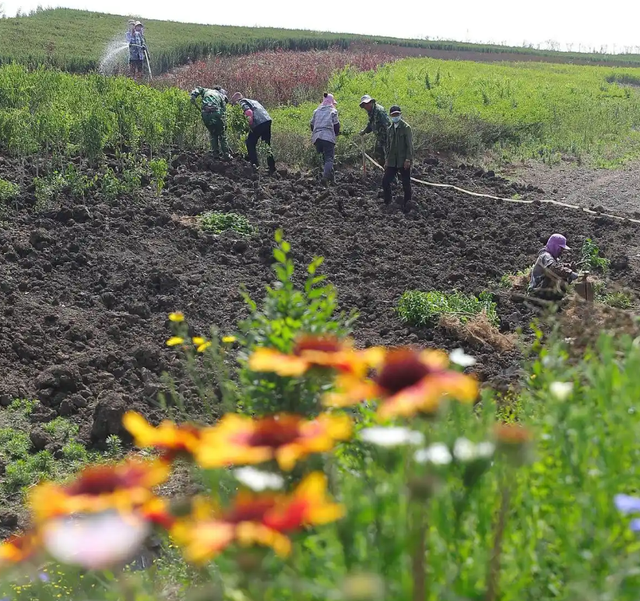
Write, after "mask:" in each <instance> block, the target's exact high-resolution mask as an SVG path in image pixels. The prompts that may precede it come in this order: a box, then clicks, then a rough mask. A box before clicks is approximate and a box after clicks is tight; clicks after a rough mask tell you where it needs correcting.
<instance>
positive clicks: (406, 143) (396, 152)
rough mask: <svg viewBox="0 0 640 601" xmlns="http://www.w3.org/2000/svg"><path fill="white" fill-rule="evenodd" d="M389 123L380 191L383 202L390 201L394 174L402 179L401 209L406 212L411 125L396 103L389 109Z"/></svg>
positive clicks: (409, 185)
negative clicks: (403, 116)
mask: <svg viewBox="0 0 640 601" xmlns="http://www.w3.org/2000/svg"><path fill="white" fill-rule="evenodd" d="M389 115H390V116H391V125H390V126H389V128H388V129H387V148H386V160H385V163H384V176H383V177H382V192H383V197H384V202H385V204H389V203H390V202H391V184H392V182H393V180H394V179H395V178H396V176H398V175H399V176H400V179H401V180H402V189H403V191H404V201H403V203H402V210H403V211H404V212H405V213H406V212H407V209H408V205H409V201H410V200H411V163H412V162H413V137H412V134H411V127H410V126H409V124H408V123H407V122H406V121H404V120H403V119H402V111H401V110H400V107H399V106H398V105H397V104H394V105H393V106H392V107H391V108H390V109H389Z"/></svg>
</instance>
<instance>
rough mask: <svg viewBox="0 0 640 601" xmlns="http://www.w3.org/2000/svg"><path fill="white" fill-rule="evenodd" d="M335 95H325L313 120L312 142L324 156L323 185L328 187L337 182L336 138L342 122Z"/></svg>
mask: <svg viewBox="0 0 640 601" xmlns="http://www.w3.org/2000/svg"><path fill="white" fill-rule="evenodd" d="M337 104H338V103H337V102H336V101H335V100H334V98H333V94H327V93H326V92H325V93H324V100H323V101H322V103H321V104H320V106H319V107H318V108H317V109H316V110H315V111H313V117H312V118H311V124H310V125H311V131H312V132H313V133H312V136H311V142H312V143H313V144H314V146H315V147H316V150H317V151H318V153H320V154H321V155H322V159H323V162H324V169H323V172H322V183H323V184H325V185H328V184H329V182H332V183H333V182H335V179H334V173H333V160H334V157H335V148H336V136H337V135H338V134H339V133H340V120H339V119H338V110H337V109H336V105H337Z"/></svg>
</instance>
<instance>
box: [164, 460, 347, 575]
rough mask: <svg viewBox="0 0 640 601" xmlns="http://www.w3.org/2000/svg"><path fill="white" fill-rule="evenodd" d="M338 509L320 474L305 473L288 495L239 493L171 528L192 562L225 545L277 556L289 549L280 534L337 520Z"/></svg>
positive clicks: (324, 479)
mask: <svg viewBox="0 0 640 601" xmlns="http://www.w3.org/2000/svg"><path fill="white" fill-rule="evenodd" d="M343 515H344V508H343V507H342V506H341V505H337V504H335V503H333V502H331V501H330V500H329V498H328V496H327V479H326V477H325V475H324V474H321V473H319V472H313V473H311V474H309V475H308V476H307V477H306V478H305V479H304V480H303V481H302V482H301V483H300V484H299V486H298V487H297V488H296V490H295V491H294V492H293V493H292V494H289V495H285V494H281V493H273V492H269V493H259V494H256V493H252V492H247V491H241V492H240V493H238V495H237V496H236V498H235V499H234V501H233V503H232V505H231V507H229V508H228V509H225V510H222V511H215V510H214V511H212V512H211V513H210V514H209V515H208V516H207V515H202V512H200V514H199V515H194V516H192V517H191V518H188V519H186V520H179V521H178V522H176V524H175V526H174V528H173V529H172V530H171V534H172V536H173V537H174V538H175V540H176V541H177V542H178V543H180V544H181V545H182V546H184V548H185V555H186V557H187V559H189V560H190V561H194V562H197V563H200V562H204V561H207V560H208V559H210V558H211V557H214V556H215V555H217V554H218V553H220V552H221V551H223V550H224V549H225V548H226V547H228V546H229V545H230V544H231V543H234V542H236V543H238V544H240V545H242V546H252V545H261V546H267V547H271V548H272V549H274V551H275V552H276V553H277V554H278V555H280V556H286V555H288V554H289V553H290V551H291V541H290V540H289V538H288V537H287V536H286V533H289V532H295V531H297V530H301V529H302V528H304V527H307V526H314V525H322V524H327V523H329V522H333V521H335V520H338V519H340V518H341V517H342V516H343Z"/></svg>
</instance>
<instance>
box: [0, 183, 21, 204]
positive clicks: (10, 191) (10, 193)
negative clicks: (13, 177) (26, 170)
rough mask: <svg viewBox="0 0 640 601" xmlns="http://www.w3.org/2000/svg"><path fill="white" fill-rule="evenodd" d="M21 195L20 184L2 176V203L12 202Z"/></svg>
mask: <svg viewBox="0 0 640 601" xmlns="http://www.w3.org/2000/svg"><path fill="white" fill-rule="evenodd" d="M19 195H20V186H18V184H14V183H12V182H10V181H7V180H6V179H2V178H0V203H10V202H12V201H14V200H16V199H17V198H18V196H19Z"/></svg>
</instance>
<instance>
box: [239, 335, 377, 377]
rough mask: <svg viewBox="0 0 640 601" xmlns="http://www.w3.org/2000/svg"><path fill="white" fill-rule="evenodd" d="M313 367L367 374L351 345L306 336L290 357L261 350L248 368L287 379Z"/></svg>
mask: <svg viewBox="0 0 640 601" xmlns="http://www.w3.org/2000/svg"><path fill="white" fill-rule="evenodd" d="M312 367H321V368H333V369H337V370H338V371H342V372H356V373H364V370H365V368H366V365H365V364H364V362H363V361H362V359H361V358H360V355H359V354H358V353H357V352H355V351H354V350H353V348H352V346H351V343H349V342H341V341H340V340H338V339H337V338H335V337H334V336H312V335H304V336H301V337H300V338H298V340H297V342H296V344H295V346H294V349H293V354H291V355H286V354H284V353H281V352H280V351H277V350H276V349H271V348H259V349H257V350H256V351H255V352H254V353H253V355H251V357H249V369H252V370H253V371H270V372H275V373H276V374H278V375H279V376H285V377H286V376H294V377H295V376H301V375H303V374H304V373H306V372H307V371H308V370H309V369H311V368H312Z"/></svg>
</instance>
